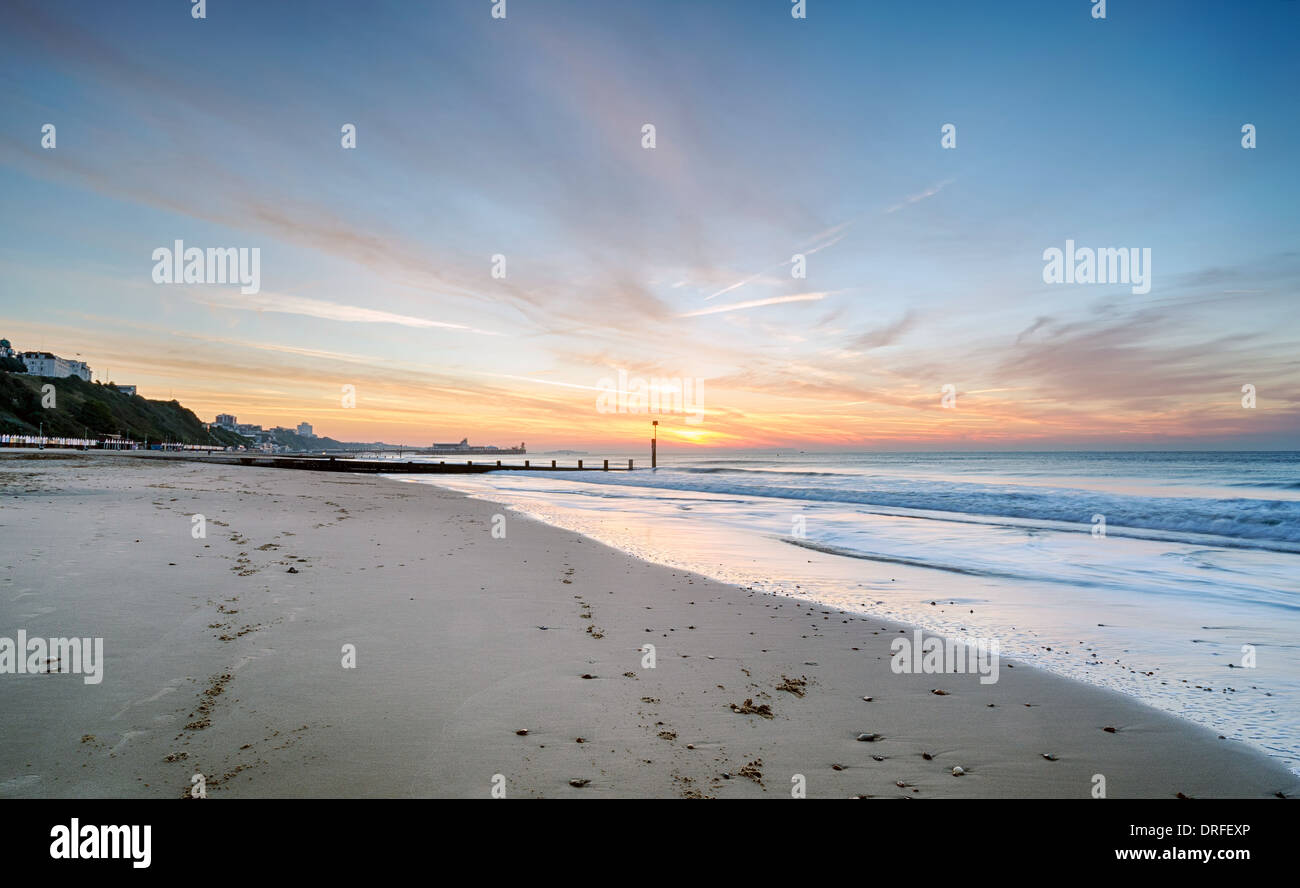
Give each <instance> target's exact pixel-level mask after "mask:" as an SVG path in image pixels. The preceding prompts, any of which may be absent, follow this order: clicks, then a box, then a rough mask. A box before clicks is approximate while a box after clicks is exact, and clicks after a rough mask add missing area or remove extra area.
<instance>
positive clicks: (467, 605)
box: [0, 451, 1300, 799]
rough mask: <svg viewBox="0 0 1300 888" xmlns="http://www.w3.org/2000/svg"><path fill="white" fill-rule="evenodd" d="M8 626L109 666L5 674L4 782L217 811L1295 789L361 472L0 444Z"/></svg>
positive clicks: (1040, 677) (1232, 747)
mask: <svg viewBox="0 0 1300 888" xmlns="http://www.w3.org/2000/svg"><path fill="white" fill-rule="evenodd" d="M498 513H500V514H505V515H506V531H507V532H506V538H505V539H494V538H493V536H492V534H491V529H492V517H493V515H494V514H498ZM195 514H202V515H204V516H205V519H206V529H207V536H206V539H194V538H193V537H192V534H191V527H192V519H191V516H193V515H195ZM18 629H25V630H27V633H28V635H29V636H42V637H50V636H92V637H94V636H100V637H103V639H104V647H105V673H104V680H103V682H102V683H101V684H99V685H87V684H85V683H84V682H83V680H82V678H81V677H80V676H75V675H0V712H3V713H4V721H3V727H0V796H25V797H34V796H56V797H91V796H108V797H119V796H145V797H160V798H178V797H180V796H182V795H183V794H184V793H185V792H186V791H187V789H188V788H189V786H190V782H191V775H193V774H194V773H196V772H200V773H203V774H204V775H205V778H206V781H207V788H208V792H209V797H211V798H227V797H228V798H236V797H280V796H314V797H339V796H341V797H351V796H451V797H480V798H486V797H489V796H490V794H491V791H492V788H493V785H494V784H493V780H494V776H495V775H502V776H503V777H504V787H505V793H506V795H507V797H511V798H524V797H556V796H576V797H602V796H603V797H615V796H638V797H643V796H656V797H662V796H667V797H675V796H716V797H724V798H732V797H758V796H766V797H774V798H782V797H784V798H788V797H790V794H791V788H792V786H793V783H792V780H793V778H794V776H795V775H803V777H804V778H805V780H806V786H807V794H808V796H809V797H822V796H826V797H839V798H845V797H850V796H857V795H867V796H874V797H900V796H902V797H910V798H923V799H924V798H951V797H1074V798H1088V797H1089V795H1090V793H1091V791H1092V787H1093V775H1096V774H1101V775H1104V777H1105V780H1106V790H1107V795H1108V796H1109V797H1110V798H1123V797H1156V798H1173V797H1175V796H1177V794H1179V793H1183V794H1185V795H1187V796H1191V797H1198V796H1230V797H1245V798H1264V797H1270V796H1273V795H1274V794H1275V793H1278V792H1284V793H1286V794H1288V795H1292V794H1294V793H1295V792H1297V791H1300V785H1298V782H1297V779H1296V777H1295V776H1294V775H1292V774H1291V773H1290V772H1289V771H1287V770H1286V769H1285V768H1283V767H1282V766H1281V765H1280V764H1278V763H1277V762H1275V761H1274V760H1272V759H1269V758H1267V757H1266V756H1264V755H1263V754H1262V753H1260V752H1258V751H1256V750H1254V749H1252V748H1251V747H1249V746H1247V745H1245V744H1242V743H1239V742H1234V741H1227V740H1221V739H1219V738H1218V737H1217V736H1216V735H1215V734H1214V733H1212V732H1210V731H1207V730H1205V729H1202V728H1199V727H1196V726H1194V725H1192V724H1190V723H1187V722H1184V721H1182V720H1180V719H1177V718H1174V717H1171V716H1168V715H1165V714H1162V713H1159V712H1156V711H1155V710H1152V709H1149V708H1147V707H1145V706H1142V705H1140V704H1138V703H1136V702H1133V701H1130V700H1128V699H1126V698H1124V697H1121V696H1119V695H1116V694H1113V693H1111V692H1107V691H1102V690H1099V689H1096V688H1092V687H1089V686H1087V685H1083V684H1080V683H1077V682H1073V681H1070V680H1067V679H1063V678H1060V677H1057V676H1053V675H1049V674H1047V673H1044V672H1040V671H1037V670H1034V669H1031V668H1028V667H1025V666H1023V665H1013V668H1008V665H1009V664H1008V661H1006V660H1004V661H1003V662H1002V669H1001V672H1000V680H999V681H998V682H997V683H996V684H993V685H984V684H980V683H979V681H978V676H976V675H947V676H933V675H896V674H894V673H892V672H891V671H890V668H889V658H890V653H889V643H890V641H892V639H893V638H894V637H896V636H897V634H898V632H899V629H900V627H899V626H897V625H892V624H886V623H884V622H882V621H880V620H878V619H873V618H870V617H863V616H859V615H851V614H846V613H842V612H839V611H834V610H831V609H829V608H823V607H818V606H809V605H807V604H804V603H802V602H798V601H796V600H793V599H786V598H778V597H773V596H770V595H761V594H758V593H752V592H749V591H746V590H744V589H740V588H737V587H734V586H727V585H724V584H720V583H717V582H713V581H711V580H707V579H704V578H702V577H699V576H696V575H692V574H686V573H682V572H679V571H674V570H671V569H669V568H665V567H661V566H657V565H651V564H647V563H645V562H641V561H638V560H636V559H634V558H632V557H630V556H628V555H625V554H623V553H621V552H619V551H616V550H613V549H610V548H607V547H605V546H602V545H600V544H598V543H595V542H593V541H591V540H588V539H586V538H584V537H581V536H579V535H576V534H573V533H570V532H567V531H564V530H560V529H557V528H553V527H549V526H547V525H544V524H539V523H537V522H535V521H531V520H528V519H526V518H524V517H522V516H519V515H517V514H515V513H510V512H506V510H504V509H503V508H502V507H500V506H495V505H494V504H492V503H487V502H482V501H478V500H472V499H468V498H465V497H463V496H461V495H459V494H456V493H452V492H450V491H445V490H441V489H439V488H436V487H432V486H428V485H418V484H401V483H398V482H394V481H387V480H384V479H380V478H375V477H370V476H362V475H346V474H336V473H315V472H305V471H285V470H276V469H263V468H245V467H235V466H226V465H211V464H200V463H195V462H186V461H179V460H174V461H172V460H152V459H142V458H140V457H139V456H132V455H114V454H53V453H47V454H45V455H40V456H37V455H35V454H32V453H31V452H23V451H18V452H4V451H0V636H7V637H10V638H12V637H14V636H15V635H16V633H17V630H18ZM909 635H910V631H909ZM647 643H649V644H653V645H655V647H656V659H657V662H656V667H655V668H653V669H649V668H643V666H642V657H643V655H642V653H641V647H642V645H644V644H647ZM345 644H352V645H355V646H356V663H357V666H356V668H355V669H344V668H342V665H341V661H342V658H343V654H342V648H343V645H345ZM787 680H794V682H793V683H790V684H786V687H787V688H789V689H787V690H782V689H780V687H781V686H782V685H783V684H785V683H786V682H787ZM800 682H803V683H804V684H802V685H800V684H799V683H800ZM935 689H940V690H943V691H946V693H945V694H943V695H936V694H933V693H932V691H933V690H935ZM864 696H869V697H871V698H872V699H871V702H866V701H864V700H863V697H864ZM746 700H751V701H752V707H753V708H762V707H764V706H766V707H768V708H770V712H771V716H772V717H771V718H766V717H763V716H762V715H759V714H742V713H737V712H735V711H734V710H733V704H734V705H735V706H739V707H741V708H745V701H746ZM1107 727H1112V728H1115V731H1114V732H1113V733H1112V732H1108V731H1106V730H1105V728H1107ZM523 731H526V732H527V733H520V732H523ZM864 732H865V733H875V734H878V735H880V738H879V739H877V740H875V741H874V742H860V741H858V740H856V738H857V736H858V735H859V734H861V733H864ZM580 738H581V739H580ZM1044 754H1051V755H1052V756H1053V757H1054V758H1055V760H1054V761H1053V760H1048V759H1046V758H1044ZM927 755H928V756H930V757H929V758H926V757H925V756H927ZM955 766H960V767H962V768H963V769H965V772H966V773H965V774H964V775H963V776H959V777H954V776H952V769H953V767H955ZM571 781H573V782H576V783H578V784H581V785H573V783H571ZM584 781H585V782H584ZM900 784H901V785H900Z"/></svg>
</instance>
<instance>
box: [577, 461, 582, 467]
mask: <svg viewBox="0 0 1300 888" xmlns="http://www.w3.org/2000/svg"><path fill="white" fill-rule="evenodd" d="M578 468H582V460H578Z"/></svg>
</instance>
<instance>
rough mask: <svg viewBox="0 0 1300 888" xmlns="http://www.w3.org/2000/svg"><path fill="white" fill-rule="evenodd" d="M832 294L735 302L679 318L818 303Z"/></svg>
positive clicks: (775, 297) (812, 294)
mask: <svg viewBox="0 0 1300 888" xmlns="http://www.w3.org/2000/svg"><path fill="white" fill-rule="evenodd" d="M830 295H833V294H831V293H795V294H793V295H791V296H773V297H771V298H770V299H751V300H750V301H749V302H733V303H731V304H729V305H715V306H712V307H711V308H700V309H696V310H695V311H688V312H683V313H682V314H679V315H678V316H677V317H679V318H698V317H700V316H701V315H711V314H722V313H724V312H728V311H743V310H745V309H749V308H761V307H763V306H765V305H782V304H784V303H787V302H816V301H818V300H821V299H825V298H826V297H827V296H830Z"/></svg>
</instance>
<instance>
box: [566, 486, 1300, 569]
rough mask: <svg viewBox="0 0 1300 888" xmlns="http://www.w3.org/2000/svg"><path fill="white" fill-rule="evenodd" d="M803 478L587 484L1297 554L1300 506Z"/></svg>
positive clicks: (1248, 500) (1064, 490) (1071, 490)
mask: <svg viewBox="0 0 1300 888" xmlns="http://www.w3.org/2000/svg"><path fill="white" fill-rule="evenodd" d="M803 474H807V473H802V472H795V473H790V472H785V473H779V472H766V471H758V472H746V473H743V474H738V473H734V472H728V473H721V474H720V473H717V472H699V471H697V470H692V469H669V470H664V469H660V470H658V471H656V472H655V473H654V474H652V475H650V474H635V475H631V476H618V477H615V476H610V477H592V478H584V479H583V480H584V481H587V482H589V483H592V484H596V485H615V486H635V487H641V488H652V489H656V490H679V491H692V492H695V493H705V494H712V495H722V496H747V497H765V498H781V499H787V500H791V501H795V502H804V503H827V504H842V505H856V506H864V507H875V508H890V509H903V510H910V511H916V512H932V513H933V512H939V513H946V514H950V515H952V516H953V517H954V518H958V517H959V516H971V517H976V518H979V517H983V518H1011V519H1017V520H1021V521H1031V522H1034V521H1041V522H1052V523H1055V524H1068V525H1083V526H1085V527H1087V526H1090V525H1091V524H1092V521H1093V516H1094V515H1103V516H1104V517H1105V522H1106V528H1107V532H1108V533H1124V532H1125V531H1130V532H1131V531H1159V532H1163V533H1171V534H1195V535H1200V536H1210V537H1220V538H1222V539H1223V540H1224V541H1225V542H1236V543H1238V544H1249V545H1252V546H1258V547H1264V548H1274V546H1271V545H1270V544H1279V545H1278V546H1276V548H1278V549H1279V550H1280V551H1294V550H1295V547H1297V546H1300V501H1295V500H1269V499H1252V498H1247V497H1235V498H1225V499H1209V498H1200V497H1157V496H1125V495H1121V494H1115V493H1108V492H1099V491H1092V490H1080V489H1075V488H1060V487H1015V486H1011V487H1008V486H1006V485H998V486H994V485H989V484H977V483H967V482H954V481H920V480H906V479H895V478H872V479H866V478H863V477H861V476H857V475H842V476H839V479H840V480H839V481H830V480H827V478H826V476H827V475H828V474H829V475H832V476H833V475H834V473H820V480H818V481H817V482H815V483H809V484H799V483H797V482H790V481H784V480H782V476H783V475H786V476H789V475H803Z"/></svg>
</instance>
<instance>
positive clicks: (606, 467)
mask: <svg viewBox="0 0 1300 888" xmlns="http://www.w3.org/2000/svg"><path fill="white" fill-rule="evenodd" d="M605 471H606V472H608V471H609V460H605Z"/></svg>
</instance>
